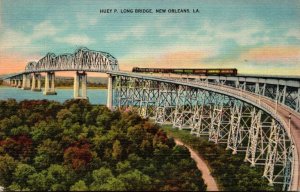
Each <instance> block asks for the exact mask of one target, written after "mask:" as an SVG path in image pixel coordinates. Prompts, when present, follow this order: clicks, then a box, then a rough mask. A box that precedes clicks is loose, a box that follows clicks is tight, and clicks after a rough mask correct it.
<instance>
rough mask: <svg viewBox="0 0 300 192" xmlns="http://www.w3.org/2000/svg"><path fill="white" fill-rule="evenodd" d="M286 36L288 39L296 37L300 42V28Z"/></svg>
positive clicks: (290, 31) (291, 30)
mask: <svg viewBox="0 0 300 192" xmlns="http://www.w3.org/2000/svg"><path fill="white" fill-rule="evenodd" d="M286 36H287V37H294V38H296V39H298V40H300V29H299V28H292V29H290V30H289V31H288V32H287V34H286Z"/></svg>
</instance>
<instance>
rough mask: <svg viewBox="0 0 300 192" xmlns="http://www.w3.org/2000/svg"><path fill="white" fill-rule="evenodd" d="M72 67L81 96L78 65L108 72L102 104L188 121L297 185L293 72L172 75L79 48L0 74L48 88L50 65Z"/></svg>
mask: <svg viewBox="0 0 300 192" xmlns="http://www.w3.org/2000/svg"><path fill="white" fill-rule="evenodd" d="M56 71H75V72H76V74H75V76H74V98H81V99H86V98H87V95H86V89H87V87H86V83H87V74H86V72H101V73H107V74H108V97H107V107H108V108H110V109H117V108H120V109H128V108H130V109H131V110H135V111H137V112H138V113H139V114H140V115H141V116H142V117H144V118H152V119H154V120H155V122H157V123H159V124H171V125H173V127H174V128H178V129H180V130H182V129H188V130H190V132H191V134H193V135H195V136H198V137H199V136H205V137H207V138H208V140H209V141H212V142H214V143H216V144H218V143H224V144H225V145H226V146H227V149H228V150H232V154H233V155H234V154H236V153H241V152H242V153H243V154H245V159H244V160H245V162H249V164H250V166H263V167H264V172H263V177H265V178H266V179H267V180H268V181H269V184H270V185H274V184H281V185H282V190H294V191H297V190H300V178H299V172H300V165H299V154H300V141H299V140H300V77H282V76H253V75H252V76H251V75H239V76H235V77H225V76H178V75H171V74H168V75H166V74H165V75H162V74H157V75H153V74H140V73H131V72H123V71H119V65H118V61H117V60H116V59H115V58H114V57H113V56H111V55H110V54H109V53H106V52H100V51H91V50H88V49H86V48H83V49H79V50H77V51H76V52H75V53H74V54H63V55H58V56H55V55H54V54H52V53H49V54H47V55H46V56H45V57H43V58H42V59H41V60H39V61H38V62H30V63H28V64H27V66H26V67H25V71H23V72H20V73H18V74H14V75H10V76H7V77H5V78H3V80H4V82H5V83H7V84H10V85H12V86H15V87H19V88H23V89H25V90H26V89H31V90H32V91H41V90H42V89H41V79H42V75H41V73H45V88H44V94H45V95H48V94H56V93H55V72H56Z"/></svg>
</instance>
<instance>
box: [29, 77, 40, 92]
mask: <svg viewBox="0 0 300 192" xmlns="http://www.w3.org/2000/svg"><path fill="white" fill-rule="evenodd" d="M31 91H42V89H41V74H39V73H34V74H33V76H32V84H31Z"/></svg>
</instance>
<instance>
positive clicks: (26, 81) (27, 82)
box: [22, 73, 30, 90]
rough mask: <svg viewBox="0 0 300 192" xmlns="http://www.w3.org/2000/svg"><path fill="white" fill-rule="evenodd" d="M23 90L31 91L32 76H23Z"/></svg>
mask: <svg viewBox="0 0 300 192" xmlns="http://www.w3.org/2000/svg"><path fill="white" fill-rule="evenodd" d="M22 89H23V90H30V74H29V73H28V74H23V83H22Z"/></svg>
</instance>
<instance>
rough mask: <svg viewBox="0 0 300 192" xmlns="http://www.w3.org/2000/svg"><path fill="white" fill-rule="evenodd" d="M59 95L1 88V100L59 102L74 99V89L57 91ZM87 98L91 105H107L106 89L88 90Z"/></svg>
mask: <svg viewBox="0 0 300 192" xmlns="http://www.w3.org/2000/svg"><path fill="white" fill-rule="evenodd" d="M56 92H57V95H43V92H34V91H30V90H22V89H19V88H14V87H0V100H6V99H8V98H13V99H16V100H17V101H22V100H26V99H27V100H41V99H48V100H53V101H58V102H61V103H62V102H64V101H65V100H68V99H72V98H73V89H56ZM87 96H88V98H89V101H90V103H91V104H98V105H99V104H106V98H107V90H106V89H88V90H87Z"/></svg>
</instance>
